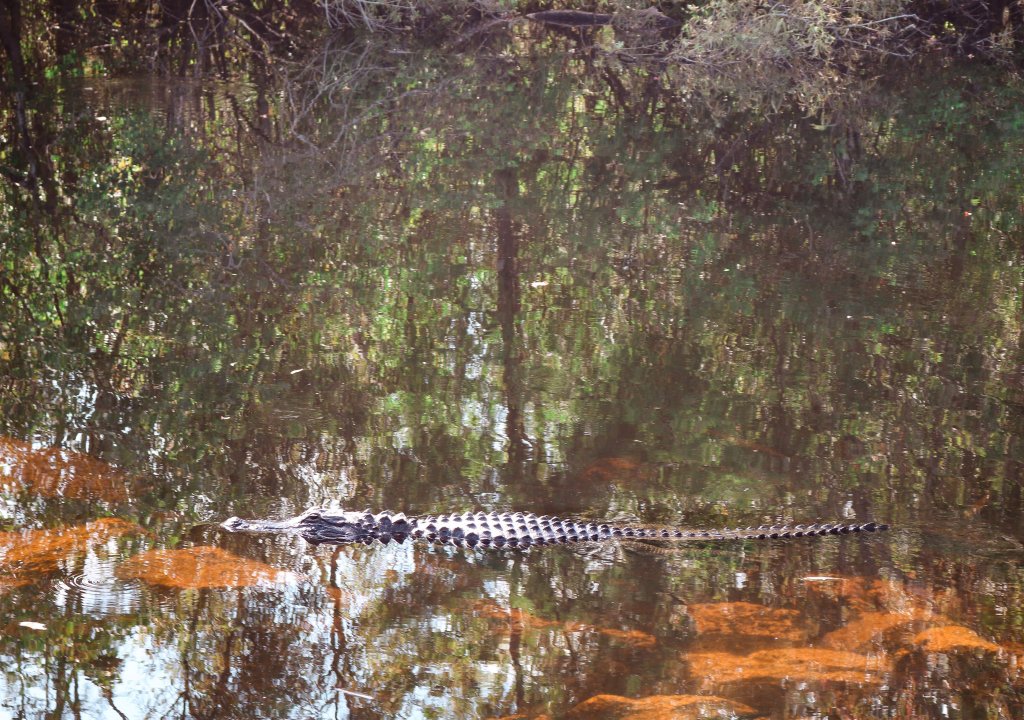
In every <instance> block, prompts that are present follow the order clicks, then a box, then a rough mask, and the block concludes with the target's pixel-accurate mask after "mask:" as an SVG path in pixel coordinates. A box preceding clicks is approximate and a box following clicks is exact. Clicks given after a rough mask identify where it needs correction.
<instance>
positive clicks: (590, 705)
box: [566, 695, 756, 720]
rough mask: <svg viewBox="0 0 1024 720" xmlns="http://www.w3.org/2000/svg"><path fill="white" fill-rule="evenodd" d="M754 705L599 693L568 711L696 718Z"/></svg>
mask: <svg viewBox="0 0 1024 720" xmlns="http://www.w3.org/2000/svg"><path fill="white" fill-rule="evenodd" d="M755 712H756V711H755V710H754V709H753V708H752V707H749V706H747V705H744V704H743V703H739V702H736V701H735V700H728V699H726V698H721V697H715V696H714V695H651V696H649V697H645V698H627V697H622V696H621V695H595V696H594V697H592V698H590V699H588V700H584V701H583V702H581V703H580V704H579V705H577V706H576V707H574V708H572V709H571V710H569V712H568V713H566V718H569V719H570V720H572V719H574V718H587V719H588V720H589V719H590V718H594V719H595V720H690V719H691V718H692V719H693V720H698V719H703V718H714V717H722V716H725V717H731V716H735V715H753V714H755Z"/></svg>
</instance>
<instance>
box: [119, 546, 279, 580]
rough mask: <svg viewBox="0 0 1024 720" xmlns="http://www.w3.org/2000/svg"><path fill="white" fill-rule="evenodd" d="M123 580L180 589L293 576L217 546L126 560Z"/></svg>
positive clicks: (121, 569) (122, 567) (157, 552)
mask: <svg viewBox="0 0 1024 720" xmlns="http://www.w3.org/2000/svg"><path fill="white" fill-rule="evenodd" d="M117 576H118V577H119V578H122V579H131V580H142V581H144V582H147V583H149V584H151V585H162V586H164V587H172V588H179V589H197V588H231V587H247V586H250V585H259V584H265V583H274V582H278V581H280V580H283V579H285V578H287V577H289V576H290V575H289V573H286V572H283V571H280V570H277V569H276V568H273V567H271V566H270V565H265V564H263V563H261V562H256V561H254V560H246V559H245V558H242V557H239V556H238V555H233V554H232V553H229V552H227V551H226V550H221V549H220V548H216V547H205V546H204V547H193V548H186V549H183V550H150V551H148V552H144V553H139V554H138V555H135V556H133V557H130V558H128V559H127V560H125V561H124V562H123V563H121V565H120V566H119V567H118V568H117Z"/></svg>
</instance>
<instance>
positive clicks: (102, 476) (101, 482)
mask: <svg viewBox="0 0 1024 720" xmlns="http://www.w3.org/2000/svg"><path fill="white" fill-rule="evenodd" d="M0 486H4V487H6V488H12V487H23V488H28V489H30V490H32V491H33V492H35V493H38V494H39V495H42V496H43V497H67V498H76V499H83V500H107V501H110V502H116V501H119V500H124V499H126V498H127V497H128V489H127V486H128V481H127V478H126V477H125V476H124V475H123V474H122V473H120V472H118V471H117V470H115V469H114V468H113V467H111V466H110V465H108V464H107V463H105V462H103V461H102V460H97V459H96V458H93V457H89V456H88V455H86V454H84V453H78V452H72V451H71V450H61V449H59V448H43V449H36V448H33V447H32V446H31V445H30V444H29V443H26V442H23V441H21V440H15V439H14V438H9V437H3V436H0Z"/></svg>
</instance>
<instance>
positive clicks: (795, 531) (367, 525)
mask: <svg viewBox="0 0 1024 720" xmlns="http://www.w3.org/2000/svg"><path fill="white" fill-rule="evenodd" d="M221 527H223V528H224V529H226V530H229V531H231V532H256V533H282V532H287V533H295V534H299V535H302V536H303V537H304V538H305V539H306V540H308V541H310V542H314V543H321V542H327V543H339V544H340V543H354V542H362V543H370V542H374V541H381V542H389V541H391V540H396V541H399V542H400V541H402V540H405V539H406V538H413V539H417V540H426V541H429V542H435V543H441V544H446V545H459V546H462V545H466V546H469V547H477V546H484V547H496V548H504V547H513V548H515V547H521V548H524V547H530V546H532V545H553V544H561V543H575V542H599V541H603V540H614V539H620V538H643V539H664V540H696V541H713V540H766V539H774V538H799V537H815V536H823V535H848V534H851V533H862V532H875V531H878V530H886V529H887V528H888V526H887V525H884V524H881V523H874V522H866V523H814V524H812V525H761V526H759V527H747V528H729V529H724V530H680V529H676V528H656V527H643V526H632V525H618V524H609V523H595V522H583V521H580V520H572V519H563V518H558V517H549V516H547V515H534V514H533V513H521V512H514V513H508V512H505V513H497V512H491V513H483V512H476V513H455V514H450V515H426V516H422V517H407V516H405V515H404V514H403V513H397V514H395V513H391V512H382V513H378V514H376V515H375V514H373V513H371V512H369V511H368V510H367V511H364V512H362V513H356V512H346V511H343V510H331V509H323V508H313V509H311V510H308V511H306V512H305V513H303V514H302V515H299V516H298V517H295V518H292V519H291V520H285V521H282V522H273V521H264V520H242V519H240V518H231V519H230V520H227V521H226V522H224V523H223V525H222V526H221Z"/></svg>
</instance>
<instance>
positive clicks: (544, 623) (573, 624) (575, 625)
mask: <svg viewBox="0 0 1024 720" xmlns="http://www.w3.org/2000/svg"><path fill="white" fill-rule="evenodd" d="M473 612H474V613H475V614H476V615H477V616H478V617H483V618H488V619H491V620H500V621H502V622H506V623H508V624H509V627H510V629H511V630H512V632H516V633H521V632H523V631H524V630H526V629H527V628H533V629H536V628H561V629H562V630H563V631H565V632H570V633H597V634H600V635H604V636H606V637H610V638H613V639H615V640H619V641H621V642H624V643H626V644H627V645H632V646H633V647H653V646H654V645H655V644H656V643H657V638H655V637H654V636H653V635H651V634H650V633H645V632H643V631H642V630H620V629H618V628H602V627H597V626H595V625H589V624H587V623H583V622H578V621H576V620H568V621H566V622H561V621H558V620H547V619H545V618H541V617H537V616H536V615H533V614H532V613H529V612H526V611H525V610H522V609H520V608H509V609H505V608H503V607H501V606H500V605H498V604H497V603H494V602H491V601H489V600H479V601H477V602H474V603H473Z"/></svg>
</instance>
